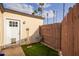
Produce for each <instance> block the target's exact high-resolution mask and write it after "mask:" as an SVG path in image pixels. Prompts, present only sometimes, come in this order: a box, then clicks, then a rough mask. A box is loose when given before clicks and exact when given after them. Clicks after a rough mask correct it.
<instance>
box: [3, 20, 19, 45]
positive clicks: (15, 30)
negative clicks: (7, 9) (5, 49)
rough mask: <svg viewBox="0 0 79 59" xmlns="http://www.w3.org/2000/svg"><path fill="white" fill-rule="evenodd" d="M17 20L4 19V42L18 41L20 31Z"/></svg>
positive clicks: (7, 43) (6, 43)
mask: <svg viewBox="0 0 79 59" xmlns="http://www.w3.org/2000/svg"><path fill="white" fill-rule="evenodd" d="M19 22H20V21H18V20H10V19H9V20H8V19H7V20H5V21H4V44H5V45H9V44H11V43H19V42H20V41H19V40H20V38H19V36H20V33H19V32H20V31H19V26H20V25H19V24H20V23H19Z"/></svg>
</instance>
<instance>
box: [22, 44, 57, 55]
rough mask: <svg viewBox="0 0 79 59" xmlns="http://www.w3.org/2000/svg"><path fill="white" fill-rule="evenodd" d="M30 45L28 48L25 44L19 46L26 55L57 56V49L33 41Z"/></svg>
mask: <svg viewBox="0 0 79 59" xmlns="http://www.w3.org/2000/svg"><path fill="white" fill-rule="evenodd" d="M31 46H32V47H29V48H27V45H22V46H21V47H22V49H23V51H24V53H25V55H26V56H58V51H56V50H54V49H51V48H49V47H47V46H45V45H43V44H41V43H35V44H32V45H31Z"/></svg>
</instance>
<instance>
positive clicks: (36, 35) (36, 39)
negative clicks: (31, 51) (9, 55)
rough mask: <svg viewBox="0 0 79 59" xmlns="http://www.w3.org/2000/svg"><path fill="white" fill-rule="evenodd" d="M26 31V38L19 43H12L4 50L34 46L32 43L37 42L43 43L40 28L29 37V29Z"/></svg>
mask: <svg viewBox="0 0 79 59" xmlns="http://www.w3.org/2000/svg"><path fill="white" fill-rule="evenodd" d="M26 30H27V35H26V38H24V39H21V40H19V41H15V42H13V43H10V44H7V45H5V46H4V47H3V48H8V47H11V46H12V45H23V44H32V43H36V42H40V41H41V37H40V34H39V28H38V29H37V30H36V31H35V32H34V33H33V35H31V36H29V33H30V32H29V29H26ZM27 36H28V37H27Z"/></svg>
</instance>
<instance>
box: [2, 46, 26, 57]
mask: <svg viewBox="0 0 79 59" xmlns="http://www.w3.org/2000/svg"><path fill="white" fill-rule="evenodd" d="M2 52H3V53H5V56H24V55H25V54H24V52H23V50H22V48H21V47H20V46H19V45H18V46H14V47H9V48H6V49H4V50H2Z"/></svg>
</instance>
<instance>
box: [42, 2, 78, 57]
mask: <svg viewBox="0 0 79 59" xmlns="http://www.w3.org/2000/svg"><path fill="white" fill-rule="evenodd" d="M41 35H42V37H43V42H45V43H47V44H48V45H50V46H51V47H53V48H55V49H59V50H61V51H62V54H63V55H65V56H79V4H78V3H77V4H76V5H74V6H73V8H70V10H69V12H68V14H67V15H66V16H65V17H64V19H63V21H62V23H61V25H60V24H52V25H43V26H41Z"/></svg>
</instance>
